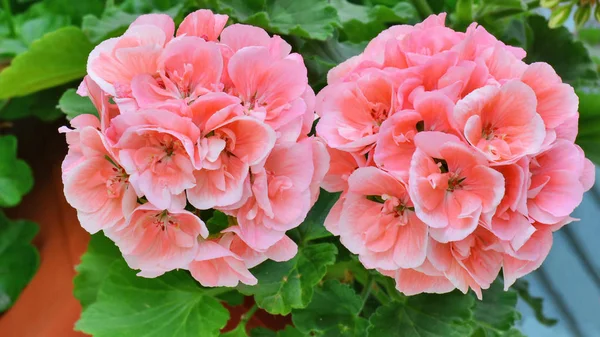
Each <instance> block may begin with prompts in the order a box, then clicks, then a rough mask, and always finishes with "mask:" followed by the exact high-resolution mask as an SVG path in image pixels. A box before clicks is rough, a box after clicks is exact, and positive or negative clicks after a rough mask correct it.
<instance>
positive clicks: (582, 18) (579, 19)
mask: <svg viewBox="0 0 600 337" xmlns="http://www.w3.org/2000/svg"><path fill="white" fill-rule="evenodd" d="M590 16H592V7H591V6H590V5H589V4H587V5H580V6H579V7H578V8H577V10H576V11H575V15H574V16H573V20H574V21H575V26H576V27H577V29H579V28H581V27H582V26H583V25H584V24H585V23H586V22H588V20H589V19H590Z"/></svg>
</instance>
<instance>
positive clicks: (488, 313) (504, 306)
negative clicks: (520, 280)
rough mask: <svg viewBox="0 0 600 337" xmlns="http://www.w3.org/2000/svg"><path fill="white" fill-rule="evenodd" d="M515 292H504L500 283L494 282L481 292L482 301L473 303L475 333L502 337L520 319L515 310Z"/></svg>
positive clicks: (485, 336) (489, 336) (488, 336)
mask: <svg viewBox="0 0 600 337" xmlns="http://www.w3.org/2000/svg"><path fill="white" fill-rule="evenodd" d="M516 306H517V292H516V291H514V290H508V291H504V289H503V285H502V282H500V281H498V280H496V282H494V283H493V284H492V285H491V287H490V288H489V289H487V290H485V291H484V292H483V300H482V301H476V302H475V309H474V316H473V319H474V321H475V329H476V332H475V334H474V335H473V337H475V336H482V337H503V336H506V334H507V333H508V332H509V331H510V330H511V329H512V328H513V327H514V325H515V322H516V321H518V320H520V319H521V314H520V313H519V312H518V311H517V310H516Z"/></svg>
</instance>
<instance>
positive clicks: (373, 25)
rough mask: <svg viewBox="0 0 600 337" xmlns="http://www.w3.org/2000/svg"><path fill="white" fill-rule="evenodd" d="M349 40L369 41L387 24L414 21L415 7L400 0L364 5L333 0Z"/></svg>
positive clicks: (332, 2)
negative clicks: (391, 2) (386, 4)
mask: <svg viewBox="0 0 600 337" xmlns="http://www.w3.org/2000/svg"><path fill="white" fill-rule="evenodd" d="M331 5H332V6H334V7H335V9H336V10H337V12H338V15H339V17H340V21H341V23H342V31H343V32H344V35H345V37H346V38H347V40H348V41H351V42H362V41H367V40H370V39H372V38H374V37H375V36H377V34H379V33H380V32H381V31H382V30H384V29H386V28H387V25H391V24H402V23H409V22H410V23H413V22H416V21H417V20H418V14H417V11H416V9H415V7H414V6H413V5H412V4H411V3H410V2H403V1H399V2H398V3H396V4H395V5H394V6H391V7H388V6H385V5H374V6H364V5H357V4H355V3H352V2H350V1H348V0H332V1H331Z"/></svg>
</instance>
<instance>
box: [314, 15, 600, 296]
mask: <svg viewBox="0 0 600 337" xmlns="http://www.w3.org/2000/svg"><path fill="white" fill-rule="evenodd" d="M444 20H445V14H442V15H438V16H436V15H434V16H431V17H429V18H428V19H427V20H425V21H424V22H423V23H420V24H417V25H415V26H407V25H402V26H394V27H391V28H389V29H388V30H385V31H383V32H382V33H381V34H379V36H377V37H376V38H375V39H373V40H372V41H371V42H370V43H369V44H368V46H367V47H366V49H365V50H364V52H363V53H362V54H360V55H358V56H355V57H353V58H351V59H349V60H347V61H346V62H344V63H342V64H340V65H339V66H337V67H336V68H334V69H332V70H331V71H330V72H329V74H328V86H327V87H326V88H325V89H323V91H322V92H320V93H319V95H318V96H317V105H316V110H317V114H319V115H320V117H321V118H320V121H319V123H318V125H317V133H318V135H319V136H320V137H321V138H322V139H324V141H325V142H326V143H327V145H328V147H329V151H330V155H331V167H330V170H329V172H328V174H327V176H326V178H325V180H324V184H323V186H324V188H325V189H326V190H329V191H342V195H341V198H340V200H339V201H338V202H337V203H336V204H335V206H334V207H333V209H332V211H331V212H330V214H329V216H328V218H327V222H326V226H327V228H328V229H329V230H330V231H331V232H333V233H334V234H336V235H339V236H340V239H341V241H342V243H343V244H344V245H345V246H346V247H347V248H348V249H349V250H350V251H352V252H353V253H356V254H358V255H359V258H360V261H361V262H362V263H363V264H364V265H365V267H367V268H371V269H378V270H380V271H381V272H382V273H384V274H385V275H388V276H391V277H394V278H395V280H396V285H397V288H398V290H400V291H401V292H403V293H405V294H407V295H411V294H417V293H422V292H429V293H444V292H449V291H451V290H453V289H455V288H458V289H460V290H461V291H462V292H467V291H468V289H469V288H471V289H473V290H474V291H475V292H476V293H477V295H478V296H479V297H481V289H487V288H488V287H489V286H490V284H491V283H492V282H493V281H494V279H495V278H496V277H497V275H498V273H499V272H500V269H503V274H504V281H505V286H506V287H509V286H510V285H511V284H513V283H514V282H515V280H516V279H517V278H519V277H521V276H523V275H526V274H527V273H529V272H531V271H532V270H534V269H536V268H538V267H539V266H540V264H541V263H542V261H543V260H544V259H545V257H546V256H547V255H548V252H549V250H550V247H551V245H552V232H553V231H555V230H557V229H559V228H560V227H561V226H563V225H565V224H567V223H569V222H571V221H572V220H573V219H572V218H571V217H570V214H571V212H573V210H574V209H575V207H577V206H578V205H579V203H580V202H581V200H582V195H583V193H584V192H585V191H586V190H588V189H589V188H590V187H591V186H592V185H593V181H594V167H593V165H592V163H591V162H590V161H589V160H587V159H586V158H585V157H584V153H583V151H582V150H581V148H579V147H578V146H577V145H575V144H574V140H575V137H576V135H577V121H578V112H577V109H578V99H577V96H576V95H575V92H574V90H573V88H572V87H570V86H569V85H567V84H564V83H562V81H561V79H560V77H559V76H558V75H557V74H556V72H555V71H554V70H553V69H552V67H551V66H549V65H548V64H545V63H534V64H530V65H527V64H525V63H524V62H523V61H522V59H523V58H524V57H525V52H524V51H523V50H522V49H520V48H514V47H510V46H506V45H504V44H503V43H502V42H500V41H498V40H497V39H496V38H494V37H493V36H492V35H491V34H489V33H488V32H487V31H486V30H485V29H484V28H483V27H481V26H478V25H477V24H473V25H471V26H470V27H469V28H468V29H467V31H466V33H462V32H456V31H454V30H452V29H450V28H447V27H445V25H444Z"/></svg>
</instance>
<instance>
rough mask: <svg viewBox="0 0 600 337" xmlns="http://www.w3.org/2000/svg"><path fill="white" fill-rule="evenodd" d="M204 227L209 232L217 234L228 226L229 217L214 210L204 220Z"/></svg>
mask: <svg viewBox="0 0 600 337" xmlns="http://www.w3.org/2000/svg"><path fill="white" fill-rule="evenodd" d="M206 227H207V228H208V232H209V233H210V234H218V233H220V232H221V231H222V230H224V229H225V228H227V227H229V218H228V217H227V215H226V214H225V213H223V212H220V211H214V213H213V215H212V217H211V218H210V219H208V221H206Z"/></svg>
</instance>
